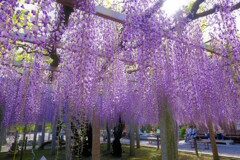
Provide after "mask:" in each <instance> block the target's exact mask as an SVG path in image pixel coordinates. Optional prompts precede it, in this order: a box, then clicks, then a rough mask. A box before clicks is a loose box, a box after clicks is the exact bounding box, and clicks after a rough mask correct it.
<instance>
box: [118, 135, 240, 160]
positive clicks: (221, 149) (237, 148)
mask: <svg viewBox="0 0 240 160" xmlns="http://www.w3.org/2000/svg"><path fill="white" fill-rule="evenodd" d="M121 142H122V143H123V144H129V142H130V141H129V139H125V138H122V139H121ZM140 145H141V146H147V147H157V142H156V141H153V142H152V143H151V144H150V143H149V141H143V140H141V141H140ZM160 147H161V146H160ZM217 147H218V153H219V155H220V156H224V157H231V158H240V144H233V145H220V144H217ZM209 148H210V149H201V148H200V149H199V153H200V154H212V150H211V147H209ZM178 150H179V151H184V152H192V153H195V149H194V148H191V146H190V144H189V143H185V142H184V141H180V142H179V144H178Z"/></svg>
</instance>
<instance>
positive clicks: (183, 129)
mask: <svg viewBox="0 0 240 160" xmlns="http://www.w3.org/2000/svg"><path fill="white" fill-rule="evenodd" d="M185 132H186V126H182V127H181V128H180V132H179V138H180V139H184V136H185Z"/></svg>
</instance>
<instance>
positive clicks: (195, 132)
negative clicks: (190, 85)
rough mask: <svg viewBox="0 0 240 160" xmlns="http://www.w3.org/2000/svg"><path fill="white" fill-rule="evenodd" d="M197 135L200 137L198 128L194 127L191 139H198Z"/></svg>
mask: <svg viewBox="0 0 240 160" xmlns="http://www.w3.org/2000/svg"><path fill="white" fill-rule="evenodd" d="M197 135H198V133H197V128H196V127H195V126H194V127H193V129H192V132H191V139H195V138H197Z"/></svg>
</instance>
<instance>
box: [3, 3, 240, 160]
mask: <svg viewBox="0 0 240 160" xmlns="http://www.w3.org/2000/svg"><path fill="white" fill-rule="evenodd" d="M165 1H166V0H159V1H157V3H155V4H154V5H153V6H152V7H150V8H148V9H147V10H145V11H144V12H143V15H142V16H143V17H145V18H150V17H151V15H152V14H153V13H155V12H157V11H158V10H159V9H160V7H161V6H162V5H163V4H164V2H165ZM57 2H58V3H59V4H62V5H63V8H64V9H63V10H64V11H63V13H60V14H59V17H58V18H59V22H58V24H57V29H56V30H55V31H54V32H52V33H51V35H50V38H48V39H46V38H45V37H38V36H37V37H36V35H34V36H31V35H27V36H26V35H25V34H24V33H14V34H13V35H12V36H9V37H10V39H11V37H13V39H14V40H16V41H22V42H29V43H33V44H37V45H41V44H44V47H46V49H47V50H48V52H49V57H50V58H52V60H53V62H52V63H51V64H50V67H49V68H46V70H50V71H51V72H54V71H59V70H58V66H59V63H60V62H59V61H60V60H59V57H58V55H57V49H58V48H59V49H63V50H65V48H64V47H63V46H64V45H63V44H62V43H61V42H60V40H59V38H60V39H61V36H62V35H63V33H64V31H61V30H60V27H59V26H60V25H61V24H64V27H66V26H67V25H68V20H69V17H70V15H71V14H72V13H73V12H74V8H81V6H78V2H79V1H77V0H57ZM203 2H204V0H196V2H195V3H194V4H193V7H192V9H191V11H190V13H189V14H188V15H187V17H186V18H187V20H188V21H186V23H189V22H190V21H193V20H196V19H197V18H201V17H204V16H206V15H209V14H212V13H213V12H215V10H216V7H215V6H214V8H213V9H210V10H207V11H204V12H202V13H197V11H198V10H199V6H200V5H201V4H202V3H203ZM239 8H240V3H237V4H235V5H234V7H233V8H232V9H231V11H233V10H236V9H239ZM94 14H95V15H96V16H99V17H101V18H105V19H108V20H111V21H113V22H117V23H120V24H123V25H124V24H125V23H126V21H127V15H125V14H122V13H119V12H116V11H114V10H111V9H108V8H105V7H103V6H100V5H99V6H95V13H94ZM172 30H175V27H173V28H172ZM57 32H59V33H57ZM161 34H162V37H164V38H163V39H164V40H165V41H166V42H167V40H168V39H169V40H172V41H175V42H177V43H179V44H184V45H187V46H191V47H193V48H196V49H200V50H204V51H207V52H211V53H212V54H215V55H217V56H221V53H218V52H217V51H214V50H213V49H209V48H208V46H202V45H196V44H194V43H191V42H188V43H185V42H182V41H180V40H179V39H174V38H172V37H170V36H169V35H168V34H166V33H165V30H164V29H163V30H162V31H161ZM3 37H4V38H9V37H7V36H3ZM16 37H17V38H16ZM166 48H167V47H166ZM72 51H74V49H72ZM200 54H205V53H200ZM97 56H100V55H97ZM222 58H226V57H222ZM120 60H121V59H120ZM122 61H124V60H122ZM137 65H138V64H137ZM106 68H107V67H106V66H104V67H103V70H106ZM137 70H138V69H137V68H132V69H130V70H129V71H127V74H131V73H133V72H136V71H137ZM60 72H61V71H60ZM101 73H102V72H101ZM101 73H100V74H101ZM132 82H134V83H135V81H132ZM99 103H102V99H101V98H100V99H99ZM162 105H163V106H164V107H165V108H164V109H166V110H164V112H163V113H161V116H162V117H165V118H166V119H167V118H169V121H168V124H169V126H170V128H171V129H173V131H175V129H176V128H174V127H175V122H174V119H172V117H171V114H170V113H171V112H170V111H167V109H168V107H167V106H168V104H167V101H166V99H165V97H164V96H163V101H162ZM160 123H161V124H162V125H163V127H165V128H166V127H167V126H166V123H167V122H166V121H165V119H162V120H161V122H160ZM55 125H56V124H55ZM209 126H210V127H212V126H211V125H209ZM93 131H94V134H95V138H94V139H93V144H94V146H96V147H95V148H94V149H93V154H94V155H93V157H94V156H96V157H97V158H99V156H100V141H99V138H98V137H99V136H100V120H99V117H97V116H94V114H93ZM170 132H171V131H169V130H165V131H164V130H163V131H161V133H162V134H164V136H165V139H163V143H164V142H166V143H167V142H168V141H171V139H167V138H166V137H167V136H166V134H170V138H171V137H173V138H174V139H175V138H176V137H175V136H176V135H175V134H176V133H170ZM68 134H69V133H68ZM164 136H163V138H164ZM96 137H97V138H96ZM168 138H169V137H168ZM172 141H173V140H172ZM171 145H172V146H173V147H175V146H174V145H175V144H174V142H171ZM166 148H167V147H166ZM166 148H165V150H164V152H165V154H168V153H166V152H169V148H168V149H166ZM173 150H174V151H173V152H176V149H175V148H174V149H173ZM68 151H69V152H70V149H69V150H68ZM69 154H70V153H69ZM174 154H176V153H174Z"/></svg>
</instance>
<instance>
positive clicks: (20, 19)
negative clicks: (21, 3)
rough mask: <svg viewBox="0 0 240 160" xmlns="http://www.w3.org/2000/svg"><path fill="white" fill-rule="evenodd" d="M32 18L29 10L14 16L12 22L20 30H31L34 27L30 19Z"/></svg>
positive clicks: (18, 12) (23, 10) (21, 11)
mask: <svg viewBox="0 0 240 160" xmlns="http://www.w3.org/2000/svg"><path fill="white" fill-rule="evenodd" d="M31 16H32V14H31V12H29V11H28V10H27V9H22V10H18V11H17V12H16V13H15V14H14V15H13V16H12V22H13V24H14V25H16V26H17V27H19V28H23V27H24V28H27V29H31V28H32V27H33V26H34V25H33V23H31V22H30V17H31Z"/></svg>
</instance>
